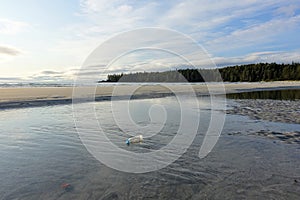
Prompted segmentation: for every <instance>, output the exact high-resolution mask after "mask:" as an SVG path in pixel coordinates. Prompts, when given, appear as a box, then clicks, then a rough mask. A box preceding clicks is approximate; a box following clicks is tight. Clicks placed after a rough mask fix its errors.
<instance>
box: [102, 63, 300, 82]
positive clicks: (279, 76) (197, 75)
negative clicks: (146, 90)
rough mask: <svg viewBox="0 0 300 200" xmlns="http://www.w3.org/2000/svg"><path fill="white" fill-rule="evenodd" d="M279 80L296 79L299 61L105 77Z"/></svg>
mask: <svg viewBox="0 0 300 200" xmlns="http://www.w3.org/2000/svg"><path fill="white" fill-rule="evenodd" d="M218 71H219V72H220V73H218ZM220 75H221V77H220ZM282 80H300V64H299V63H292V64H276V63H258V64H248V65H237V66H232V67H224V68H220V69H179V70H173V71H165V72H138V73H130V74H112V75H108V77H107V82H118V81H120V82H187V81H188V82H204V81H206V82H211V81H225V82H256V81H282Z"/></svg>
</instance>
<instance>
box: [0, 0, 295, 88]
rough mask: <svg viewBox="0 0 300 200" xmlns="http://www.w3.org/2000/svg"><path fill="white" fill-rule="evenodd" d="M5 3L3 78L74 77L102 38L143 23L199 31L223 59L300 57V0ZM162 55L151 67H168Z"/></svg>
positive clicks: (0, 39) (0, 21)
mask: <svg viewBox="0 0 300 200" xmlns="http://www.w3.org/2000/svg"><path fill="white" fill-rule="evenodd" d="M0 5H1V6H0V68H1V71H0V82H1V81H13V80H27V81H72V80H73V79H74V76H75V74H76V72H77V71H78V69H79V68H80V66H81V65H82V63H83V62H84V60H85V59H86V58H87V57H88V55H89V54H90V53H91V52H92V51H93V50H94V49H95V48H96V47H97V46H99V45H100V44H101V43H102V42H104V41H105V40H107V39H108V38H110V37H112V36H113V35H115V34H118V33H120V32H123V31H130V30H132V29H136V28H142V27H161V28H168V29H174V30H176V31H179V32H181V33H183V34H186V35H188V36H190V37H192V38H193V39H194V40H196V41H197V42H198V43H199V44H200V45H202V46H203V47H204V48H205V49H206V50H207V52H208V53H209V55H210V56H211V58H212V59H213V61H214V62H215V63H216V64H217V66H225V65H234V64H244V63H256V62H280V63H281V62H284V63H288V62H292V61H295V62H299V61H300V56H299V55H300V47H299V44H300V37H299V32H300V4H299V1H298V0H265V1H259V0H242V1H239V2H237V1H231V0H197V1H196V0H187V1H176V0H175V1H125V0H68V1H61V0H52V1H49V0H24V1H18V0H0ZM178 45H180V44H178ZM179 48H180V47H179ZM161 59H162V58H161V57H159V58H158V59H157V60H156V61H157V62H156V61H155V59H154V61H151V63H152V64H154V63H155V62H156V65H157V68H151V67H149V69H157V70H168V69H165V68H164V67H163V65H162V64H161V61H162V60H161ZM122 60H124V62H126V63H127V64H128V62H129V61H130V59H126V58H125V59H124V58H123V59H122ZM158 60H159V61H160V64H159V65H158V64H157V63H158ZM139 62H141V61H139ZM178 62H179V61H178ZM117 63H118V65H119V66H117V67H116V69H118V70H120V71H121V70H122V63H120V62H117ZM178 64H180V63H178ZM203 64H205V63H204V62H203ZM132 65H136V64H135V63H134V61H132V63H131V66H132ZM144 66H145V63H144ZM159 67H161V68H159ZM137 69H138V68H137ZM124 71H126V67H124Z"/></svg>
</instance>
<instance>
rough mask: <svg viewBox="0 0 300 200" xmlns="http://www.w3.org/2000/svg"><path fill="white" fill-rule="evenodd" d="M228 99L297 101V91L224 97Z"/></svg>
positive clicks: (268, 91) (263, 92) (266, 91)
mask: <svg viewBox="0 0 300 200" xmlns="http://www.w3.org/2000/svg"><path fill="white" fill-rule="evenodd" d="M226 96H227V97H228V98H230V99H274V100H297V99H298V100H299V99H300V90H299V89H285V90H263V91H252V92H241V93H232V94H227V95H226Z"/></svg>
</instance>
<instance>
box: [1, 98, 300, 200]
mask: <svg viewBox="0 0 300 200" xmlns="http://www.w3.org/2000/svg"><path fill="white" fill-rule="evenodd" d="M187 102H188V99H187ZM199 103H200V107H201V109H200V110H198V109H194V111H193V112H195V113H191V115H190V116H191V118H190V120H191V121H192V120H193V114H197V113H198V112H200V114H201V120H200V126H199V129H198V134H197V136H196V138H195V140H194V142H193V144H192V145H191V146H190V147H189V149H187V151H186V153H185V154H183V156H182V157H180V158H179V159H178V160H177V161H175V162H174V163H172V164H171V165H169V166H167V167H166V168H163V169H161V170H158V171H154V172H148V173H143V174H131V173H124V172H120V171H117V170H114V169H111V168H109V167H107V166H105V165H104V164H102V163H100V162H99V161H98V160H96V159H95V158H94V157H93V156H92V155H91V154H90V153H89V152H88V151H87V150H86V148H85V146H84V145H83V144H82V143H81V141H80V139H79V136H78V134H77V132H76V127H75V124H74V119H73V113H72V106H71V105H60V106H50V107H39V108H37V107H36V108H25V109H15V110H13V109H11V110H4V111H1V112H0V180H1V182H0V199H244V198H247V199H297V198H299V194H300V183H299V182H300V175H299V174H300V148H299V145H297V144H285V143H281V142H280V141H273V140H270V139H268V138H263V137H259V136H249V135H247V133H248V132H255V131H259V130H270V131H297V130H300V125H299V124H285V123H274V122H266V121H260V120H251V119H249V118H248V117H243V116H237V115H227V116H226V122H225V126H224V129H223V131H222V134H221V137H220V138H219V140H218V143H217V144H216V146H215V147H214V149H213V151H212V152H211V153H210V154H208V156H207V157H205V158H204V159H200V158H199V157H198V152H199V148H200V146H201V143H202V141H203V135H204V133H205V131H206V129H207V124H208V122H209V119H210V116H211V112H218V113H220V114H222V112H223V111H222V110H221V111H220V110H218V111H212V110H210V109H209V104H210V101H209V99H205V98H201V99H200V98H199ZM230 103H231V102H230V101H229V105H230ZM153 104H161V105H164V106H165V108H166V110H167V113H168V114H169V115H168V116H169V117H168V120H167V121H166V123H165V124H164V125H165V126H164V127H163V129H162V130H161V131H160V133H159V134H157V135H155V136H153V137H148V138H146V139H145V141H144V143H143V144H137V145H132V146H129V147H128V146H126V145H125V139H126V138H127V137H128V135H127V134H126V133H124V132H122V131H121V130H120V129H118V126H116V125H115V123H114V121H113V118H111V117H108V116H110V115H111V107H110V102H97V103H95V105H94V104H93V106H95V113H96V116H97V118H98V120H99V121H100V122H99V123H100V125H101V127H102V128H103V129H104V131H105V132H106V134H107V137H108V138H110V139H111V140H112V141H113V142H114V143H115V145H117V146H119V147H120V148H122V149H125V150H129V151H133V152H138V153H139V152H147V151H149V150H157V149H160V148H161V147H162V146H164V145H165V144H167V143H168V142H169V141H170V140H171V139H172V137H173V136H174V135H175V134H176V130H177V128H178V126H179V122H180V118H179V117H178V116H180V110H179V109H178V103H177V101H176V98H174V97H167V98H160V99H146V100H141V99H140V100H134V101H133V104H132V106H131V108H130V112H131V114H132V119H133V120H134V121H135V122H136V123H137V124H139V125H141V126H146V125H147V124H149V121H150V118H149V114H148V108H150V107H151V105H153ZM176 105H177V106H176ZM89 106H91V103H86V104H80V110H81V112H83V113H84V112H85V111H87V110H88V109H86V108H87V107H89ZM195 108H196V106H195ZM154 109H155V108H154ZM157 109H160V108H157ZM154 117H155V118H157V119H159V117H160V116H159V115H155V114H154ZM83 120H85V121H86V122H87V123H88V122H89V119H88V118H85V119H83ZM158 121H159V120H158ZM127 128H128V129H129V130H130V128H131V127H127ZM86 131H98V130H97V129H96V126H95V127H94V126H90V127H86ZM235 132H240V134H239V135H231V133H235ZM132 134H136V133H132ZM64 183H69V184H70V185H71V187H70V188H69V189H68V190H65V189H63V188H62V187H61V185H62V184H64Z"/></svg>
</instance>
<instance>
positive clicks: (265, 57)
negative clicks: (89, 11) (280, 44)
mask: <svg viewBox="0 0 300 200" xmlns="http://www.w3.org/2000/svg"><path fill="white" fill-rule="evenodd" d="M213 60H214V62H215V63H216V64H217V65H218V66H219V67H223V66H228V65H240V64H250V63H260V62H262V63H266V62H269V63H270V62H276V63H291V62H300V50H296V51H292V52H282V51H278V52H276V51H268V52H255V53H250V54H247V55H243V56H239V57H215V58H213Z"/></svg>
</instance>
